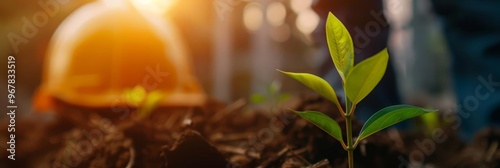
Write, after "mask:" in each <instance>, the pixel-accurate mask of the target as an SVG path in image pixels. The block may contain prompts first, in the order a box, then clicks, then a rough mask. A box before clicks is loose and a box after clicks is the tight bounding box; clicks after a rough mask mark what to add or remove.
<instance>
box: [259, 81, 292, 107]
mask: <svg viewBox="0 0 500 168" xmlns="http://www.w3.org/2000/svg"><path fill="white" fill-rule="evenodd" d="M266 91H267V92H266V93H254V94H252V95H251V96H250V102H252V103H253V104H255V105H265V106H267V107H275V106H277V105H280V104H282V103H284V102H286V101H288V100H289V99H290V97H291V95H290V94H288V93H283V92H282V91H281V83H280V82H278V81H273V82H272V83H271V84H270V85H269V86H268V87H267V89H266Z"/></svg>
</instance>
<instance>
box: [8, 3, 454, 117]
mask: <svg viewBox="0 0 500 168" xmlns="http://www.w3.org/2000/svg"><path fill="white" fill-rule="evenodd" d="M54 1H55V2H58V4H63V5H60V6H58V10H57V12H55V13H54V14H53V15H49V16H50V17H49V18H48V21H47V24H43V25H42V26H40V27H39V26H36V29H37V31H38V32H37V33H33V34H34V35H33V36H32V37H29V38H26V40H27V41H26V42H24V43H19V44H18V48H19V49H18V51H15V49H14V47H13V44H11V41H10V40H9V39H8V37H7V35H8V34H9V33H15V34H22V31H23V30H22V27H23V24H25V22H24V20H23V18H24V19H28V20H30V21H31V20H32V19H33V18H35V19H43V18H36V17H38V16H37V15H36V14H37V12H45V10H46V9H45V8H47V5H44V4H49V2H48V1H42V0H39V1H35V0H27V1H14V0H7V1H2V2H1V3H2V5H1V10H0V17H1V18H0V19H1V20H0V21H1V25H2V27H1V28H0V32H1V34H3V35H4V38H3V40H1V41H0V46H1V48H2V50H0V55H1V57H2V59H1V64H6V60H7V59H6V57H7V56H8V55H14V56H16V58H17V59H18V60H17V64H18V65H17V81H18V82H17V85H18V88H17V94H18V101H19V104H22V106H20V108H21V109H20V110H19V111H20V112H21V113H29V112H30V111H31V108H32V107H31V104H32V103H31V101H32V95H33V94H34V91H35V90H36V88H37V86H39V85H40V81H41V72H42V65H43V62H44V58H45V55H46V52H47V45H48V44H49V41H50V39H51V37H52V35H53V33H54V31H55V30H56V28H57V27H58V26H59V24H60V23H61V22H62V21H63V20H64V19H65V18H66V17H67V16H68V15H69V14H70V13H71V12H72V11H74V10H75V9H77V8H78V7H80V6H82V5H84V4H86V3H89V2H91V1H86V0H78V1H62V0H61V1H56V0H54ZM150 1H152V3H155V2H154V1H155V0H150ZM168 1H172V4H170V5H169V6H168V7H166V8H168V11H167V12H166V13H165V14H163V16H164V17H168V18H170V19H172V20H173V22H174V24H173V25H174V26H176V27H178V29H179V30H180V34H181V37H182V38H183V40H184V42H185V43H186V47H187V50H188V52H189V54H190V57H191V58H190V61H191V62H192V65H193V66H192V67H193V69H194V70H195V73H196V77H197V78H198V79H199V81H200V82H201V83H202V85H203V88H204V90H205V91H206V92H207V94H208V95H210V96H212V97H215V98H217V99H219V100H222V101H225V102H231V101H234V100H237V99H240V98H246V97H249V95H251V94H253V93H263V92H265V90H266V88H267V87H268V86H269V85H271V83H273V82H279V83H281V84H282V86H283V88H282V89H283V90H285V91H287V92H290V93H292V94H297V93H302V92H305V91H308V90H307V89H306V88H305V87H302V86H300V84H298V83H297V82H293V81H292V80H290V79H288V78H285V77H284V76H283V75H281V74H278V73H277V71H276V70H275V69H283V70H287V71H295V72H310V73H316V74H317V73H319V72H318V71H320V70H319V69H320V67H321V66H322V65H323V64H324V62H330V61H331V60H330V58H328V57H324V55H325V53H324V52H327V50H326V51H325V50H322V47H323V46H322V45H324V44H323V43H324V42H325V37H324V36H323V37H322V35H324V34H321V32H323V33H324V22H325V21H324V18H326V16H319V13H317V12H315V10H313V8H315V7H316V8H320V7H317V6H315V5H318V3H319V0H215V1H214V0H182V1H179V0H168ZM384 3H385V4H386V6H387V5H388V4H394V3H397V4H396V5H397V7H395V8H387V9H385V10H384V11H376V10H375V9H376V8H375V7H373V8H374V10H373V12H376V13H381V12H383V13H384V14H385V15H386V16H387V18H388V19H387V20H389V23H390V24H391V27H390V30H391V35H390V38H389V44H388V45H389V46H390V48H391V51H392V53H391V56H392V59H391V61H392V62H393V63H394V65H395V68H396V70H395V71H396V72H397V75H398V77H399V78H398V79H399V81H398V82H399V88H398V89H399V90H400V91H402V92H403V93H404V94H401V95H404V96H403V99H404V100H407V101H410V99H415V100H411V101H426V102H427V101H429V102H435V101H434V99H436V100H440V101H443V102H445V103H449V101H450V98H451V95H450V94H451V92H450V91H451V90H450V87H449V84H450V82H449V78H448V76H449V75H448V69H449V60H448V59H449V58H448V51H447V47H446V44H445V40H444V38H443V35H442V33H441V31H440V30H441V29H440V25H439V22H438V21H437V19H436V17H434V15H433V14H432V11H431V6H430V3H429V2H428V1H411V0H406V1H401V2H399V1H398V2H393V1H392V0H386V1H384ZM338 5H341V4H338ZM48 7H50V6H48ZM338 8H342V7H341V6H339V7H338ZM368 8H370V7H368ZM332 12H334V13H337V12H336V11H332ZM338 17H339V18H340V19H341V20H343V19H344V18H346V17H345V16H342V15H340V16H338ZM366 19H368V21H370V20H373V21H377V20H376V19H377V17H376V16H375V15H374V16H372V18H366ZM366 19H365V20H366ZM366 23H368V22H366ZM366 23H365V24H366ZM377 24H380V23H379V22H377ZM356 26H358V27H359V28H361V30H363V31H364V30H365V28H364V27H363V25H356ZM380 26H382V28H384V27H383V26H386V27H387V26H388V25H383V24H380ZM346 27H347V28H348V29H350V30H352V28H350V27H348V25H346ZM315 33H316V34H320V35H316V34H315ZM351 34H352V37H354V32H351ZM381 45H383V44H381ZM322 52H323V53H322ZM423 67H425V68H423ZM1 73H2V74H4V75H5V73H6V71H2V72H1ZM1 80H2V82H1V83H2V85H4V84H5V83H6V79H1ZM2 93H6V92H5V90H4V91H2ZM2 99H3V98H2ZM429 99H432V101H430V100H429ZM1 103H2V106H4V105H6V104H5V101H2V102H1ZM423 103H424V102H423ZM2 117H5V116H2Z"/></svg>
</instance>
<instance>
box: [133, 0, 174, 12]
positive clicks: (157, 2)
mask: <svg viewBox="0 0 500 168" xmlns="http://www.w3.org/2000/svg"><path fill="white" fill-rule="evenodd" d="M130 1H131V2H132V4H134V6H135V7H136V8H138V9H142V10H145V11H152V12H154V13H158V14H165V12H167V11H168V9H169V8H170V7H171V6H172V5H173V4H174V3H175V0H130Z"/></svg>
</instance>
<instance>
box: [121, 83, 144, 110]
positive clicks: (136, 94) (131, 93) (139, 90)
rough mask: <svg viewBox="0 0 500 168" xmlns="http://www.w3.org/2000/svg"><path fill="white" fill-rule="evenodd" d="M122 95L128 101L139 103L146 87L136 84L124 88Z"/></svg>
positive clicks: (134, 103) (142, 99)
mask: <svg viewBox="0 0 500 168" xmlns="http://www.w3.org/2000/svg"><path fill="white" fill-rule="evenodd" d="M124 96H125V98H126V100H127V101H128V102H129V103H131V104H133V105H139V104H140V103H141V102H142V101H144V99H145V98H146V89H144V87H142V86H140V85H137V86H135V87H134V88H132V89H129V90H126V91H125V93H124Z"/></svg>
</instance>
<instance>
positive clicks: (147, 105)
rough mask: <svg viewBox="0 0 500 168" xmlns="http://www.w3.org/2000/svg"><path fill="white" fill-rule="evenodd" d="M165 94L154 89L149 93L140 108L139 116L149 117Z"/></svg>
mask: <svg viewBox="0 0 500 168" xmlns="http://www.w3.org/2000/svg"><path fill="white" fill-rule="evenodd" d="M164 97H165V96H164V94H162V93H161V92H159V91H152V92H150V93H148V94H147V96H146V98H145V100H144V102H143V104H142V106H141V107H140V109H139V114H138V116H139V118H145V117H148V116H149V115H150V114H151V112H153V110H155V109H156V108H157V107H158V105H159V104H160V103H161V101H162V100H163V98H164Z"/></svg>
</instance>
